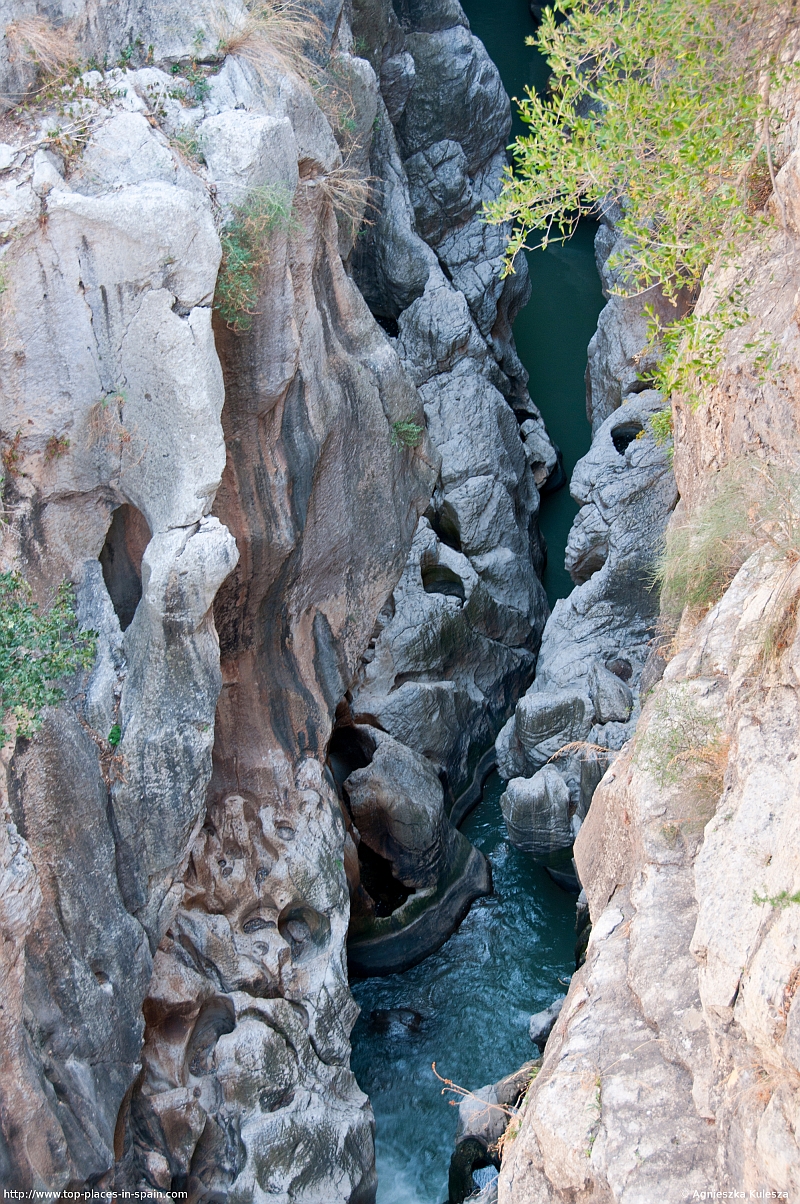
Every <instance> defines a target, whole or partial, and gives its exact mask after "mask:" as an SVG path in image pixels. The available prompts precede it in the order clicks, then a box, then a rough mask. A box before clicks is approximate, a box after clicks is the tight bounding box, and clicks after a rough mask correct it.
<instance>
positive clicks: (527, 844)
mask: <svg viewBox="0 0 800 1204" xmlns="http://www.w3.org/2000/svg"><path fill="white" fill-rule="evenodd" d="M569 802H570V798H569V787H568V786H567V784H566V782H565V781H564V779H563V778H562V776H561V774H560V773H559V772H558V770H557V769H556V768H555V767H554V766H552V765H545V767H544V768H543V769H540V770H538V772H536V773H535V774H533V776H532V777H530V778H512V779H511V781H510V782H509V783H508V786H507V788H506V790H505V793H504V794H502V795H501V796H500V809H501V810H502V812H503V818H504V820H505V821H506V829H507V831H508V838H509V840H510V841H511V843H512V844H513V845H515V846H516V848H518V849H522V851H523V852H525V853H532V854H533V855H534V856H536V857H546V856H547V854H548V853H552V852H554V851H556V850H558V849H563V848H567V847H568V846H569V845H570V844H571V843H572V830H571V828H570V822H569Z"/></svg>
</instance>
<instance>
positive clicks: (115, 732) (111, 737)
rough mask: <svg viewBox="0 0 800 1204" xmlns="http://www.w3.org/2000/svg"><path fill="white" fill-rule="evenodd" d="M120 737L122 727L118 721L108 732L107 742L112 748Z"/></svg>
mask: <svg viewBox="0 0 800 1204" xmlns="http://www.w3.org/2000/svg"><path fill="white" fill-rule="evenodd" d="M121 739H122V728H121V727H120V725H119V724H118V723H115V724H114V726H113V727H112V728H111V731H110V732H109V733H108V742H109V744H110V745H111V747H112V748H116V747H117V745H118V744H119V742H120V740H121Z"/></svg>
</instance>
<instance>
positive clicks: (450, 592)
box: [421, 564, 467, 602]
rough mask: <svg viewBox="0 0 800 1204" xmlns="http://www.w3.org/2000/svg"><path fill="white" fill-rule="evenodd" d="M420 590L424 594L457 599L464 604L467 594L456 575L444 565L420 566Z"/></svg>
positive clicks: (462, 583)
mask: <svg viewBox="0 0 800 1204" xmlns="http://www.w3.org/2000/svg"><path fill="white" fill-rule="evenodd" d="M421 572H422V588H423V589H424V590H425V593H426V594H444V595H445V596H446V597H449V598H458V599H460V601H461V602H465V601H466V598H467V592H466V590H465V589H464V582H463V581H462V580H461V578H460V577H459V575H458V573H456V572H454V571H453V569H449V568H448V567H447V565H446V564H426V565H423V566H422V569H421Z"/></svg>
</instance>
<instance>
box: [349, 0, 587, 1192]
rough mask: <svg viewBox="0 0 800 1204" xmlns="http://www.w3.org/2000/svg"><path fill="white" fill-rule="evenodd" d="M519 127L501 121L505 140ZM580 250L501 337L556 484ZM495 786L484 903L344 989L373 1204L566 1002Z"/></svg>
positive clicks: (560, 495) (423, 1185)
mask: <svg viewBox="0 0 800 1204" xmlns="http://www.w3.org/2000/svg"><path fill="white" fill-rule="evenodd" d="M462 5H463V7H464V9H465V11H466V13H467V16H468V17H469V20H470V24H471V26H472V29H473V32H474V33H475V34H477V36H478V37H479V38H481V39H482V41H483V42H484V44H485V45H486V48H487V50H488V52H489V54H490V55H491V56H492V58H493V59H494V61H495V62H496V63H497V66H498V68H499V70H500V74H501V76H502V77H503V82H504V84H505V86H506V90H507V91H508V92H509V94H510V95H511V96H512V97H513V96H521V95H522V91H523V88H524V86H525V85H530V86H531V87H533V88H536V89H539V90H541V89H542V88H543V87H544V85H545V83H546V79H547V67H546V65H545V63H544V62H543V60H542V59H541V58H540V57H539V56H538V55H537V54H536V52H535V51H533V50H531V49H530V48H529V47H526V46H525V37H526V36H527V35H528V34H530V33H533V32H534V28H535V27H534V25H533V22H532V20H531V18H530V13H529V9H528V0H462ZM523 129H524V127H523V126H522V125H521V123H520V122H519V121H518V119H517V118H516V117H515V124H514V131H513V132H514V133H515V134H516V133H519V132H521V131H522V130H523ZM593 239H594V226H593V225H592V224H591V223H585V224H582V225H581V227H580V228H579V230H578V232H577V234H576V235H575V237H574V238H573V239H572V240H571V241H570V242H569V243H567V244H565V245H563V246H551V247H549V248H548V250H547V251H533V252H531V253H530V254H529V256H528V266H529V269H530V273H531V282H532V286H533V295H532V298H531V301H530V303H529V304H528V305H527V306H526V308H525V309H524V310H523V311H522V313H521V314H520V315H519V317H518V318H517V321H516V323H515V326H514V334H515V337H516V342H517V349H518V351H519V354H520V357H521V358H522V361H523V363H524V364H525V366H526V368H527V369H528V371H529V372H530V377H531V379H530V392H531V396H532V398H533V400H534V401H535V403H536V404H537V405H538V407H539V409H540V410H541V412H542V415H543V416H544V419H545V422H546V424H547V428H548V430H549V432H550V435H551V437H552V438H553V439H554V441H555V442H556V443H557V444H558V446H559V447H560V449H561V451H562V454H563V457H564V468H565V470H566V472H567V474H568V476H569V475H570V474H571V473H572V469H573V468H574V466H575V462H576V461H577V460H578V459H579V458H580V457H581V456H582V455H583V454H584V453H585V452H586V451H587V450H588V448H589V444H590V429H589V424H588V422H587V421H586V410H585V386H584V371H585V368H586V345H587V343H588V342H589V339H590V338H591V336H592V334H593V333H594V329H595V326H596V324H597V315H598V313H599V312H600V309H601V307H602V304H603V298H602V294H601V292H600V282H599V279H598V275H597V270H596V268H595V263H594V249H593ZM576 511H577V507H576V505H575V503H574V502H573V501H572V499H571V498H570V496H569V491H568V490H567V489H566V488H565V489H561V490H558V491H557V492H556V493H552V494H550V495H547V496H545V497H544V498H543V500H542V510H541V517H540V523H541V528H542V531H543V533H544V536H545V539H546V540H547V544H548V548H549V555H548V564H547V570H546V573H545V587H546V589H547V593H548V596H549V598H550V601H551V604H552V603H553V602H554V601H555V599H556V598H559V597H564V596H565V595H566V594H567V593H569V591H570V589H571V588H572V581H571V580H570V578H569V576H568V574H567V572H566V571H565V569H564V548H565V545H566V541H567V535H568V532H569V528H570V526H571V524H572V520H573V518H574V516H575V513H576ZM502 789H503V784H502V783H501V781H500V779H499V778H498V777H497V775H496V774H493V775H492V777H491V778H490V779H489V782H488V783H487V786H486V789H485V791H484V796H483V801H482V802H481V803H480V805H479V806H478V807H477V808H476V809H475V811H473V812H472V814H471V815H469V816H468V817H467V819H466V820H465V821H464V823H463V824H462V826H461V829H462V831H463V832H464V834H465V835H466V836H467V837H468V838H469V839H470V840H471V841H472V842H473V844H475V845H477V847H478V848H479V849H481V850H482V851H483V852H484V853H485V854H486V856H487V857H488V858H489V860H490V861H491V863H492V874H493V879H494V894H493V895H491V896H490V897H489V898H487V899H481V900H479V901H478V902H477V903H475V904H474V905H473V907H472V909H471V911H470V913H469V915H468V916H467V918H466V919H465V920H464V922H463V923H462V925H461V927H460V928H459V930H458V932H456V933H455V935H454V936H452V937H451V938H450V940H449V941H448V942H447V943H446V944H445V945H444V946H443V947H442V948H441V949H440V950H439V951H438V953H435V954H433V956H431V957H429V958H427V959H426V960H425V961H424V962H422V963H421V964H420V965H418V966H415V967H414V968H413V969H411V970H408V971H406V973H405V974H396V975H392V976H391V977H388V978H373V979H366V980H364V981H361V982H355V983H354V984H353V994H354V995H355V998H356V1000H357V1002H358V1003H359V1005H360V1006H361V1009H362V1012H361V1016H360V1018H359V1020H358V1023H357V1024H356V1027H355V1029H354V1031H353V1061H352V1065H353V1069H354V1071H355V1073H356V1077H357V1078H358V1082H359V1084H360V1085H361V1087H362V1088H363V1090H364V1091H366V1092H367V1093H368V1094H369V1096H370V1099H371V1100H372V1105H373V1108H374V1110H375V1118H376V1124H377V1132H376V1155H377V1165H378V1178H379V1186H378V1204H441V1202H442V1201H445V1200H446V1199H447V1170H448V1165H449V1161H450V1154H451V1152H452V1149H453V1136H454V1134H455V1129H456V1121H457V1113H456V1109H455V1108H451V1107H448V1105H447V1097H446V1096H443V1095H442V1085H441V1083H440V1082H439V1081H438V1080H437V1079H436V1077H435V1076H434V1074H433V1071H432V1070H431V1063H432V1062H434V1061H435V1062H436V1064H437V1069H438V1071H439V1073H440V1074H442V1075H443V1076H444V1077H445V1078H449V1079H452V1080H454V1081H455V1082H456V1083H459V1084H460V1085H462V1086H463V1087H466V1088H469V1089H475V1088H477V1087H481V1086H483V1085H484V1084H486V1083H491V1082H495V1081H496V1080H497V1079H499V1078H501V1077H502V1076H503V1075H505V1074H509V1073H510V1072H512V1071H514V1070H516V1069H518V1067H519V1066H520V1065H521V1064H522V1063H523V1062H525V1061H527V1060H529V1059H530V1058H532V1057H534V1056H535V1055H536V1053H537V1050H536V1048H535V1047H534V1046H533V1045H532V1043H531V1041H530V1038H529V1037H528V1019H529V1017H530V1015H531V1013H532V1012H535V1011H538V1010H539V1009H541V1008H543V1007H546V1006H547V1005H548V1004H549V1003H550V1002H551V1001H552V1000H553V998H554V997H555V996H556V995H559V994H562V993H563V992H564V990H565V987H564V982H565V981H566V980H568V978H569V975H570V973H571V972H572V970H573V968H574V943H575V931H574V921H575V901H574V898H572V897H571V896H569V895H567V894H565V893H564V892H563V891H561V890H560V888H559V887H557V886H556V885H555V883H554V882H553V881H552V879H551V878H550V877H549V876H548V874H547V872H546V871H545V870H544V869H543V868H542V867H541V866H538V865H536V864H534V862H533V861H532V860H531V859H530V858H529V857H527V856H526V855H525V854H524V853H520V852H518V851H517V850H516V849H514V848H512V847H511V845H510V844H509V843H508V840H507V838H506V832H505V826H504V823H503V818H502V815H501V813H500V807H499V803H498V800H499V798H500V794H501V792H502ZM400 1009H404V1010H401V1011H399V1014H398V1010H400ZM392 1010H394V1012H395V1014H394V1015H393V1014H392ZM376 1013H377V1015H376ZM387 1013H388V1015H387ZM413 1013H416V1014H417V1015H418V1016H419V1017H421V1019H420V1020H419V1021H417V1019H416V1018H415V1017H414V1016H413V1015H412V1014H413ZM403 1021H405V1023H404V1022H403ZM409 1022H410V1027H409Z"/></svg>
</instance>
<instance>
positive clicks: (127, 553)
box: [99, 502, 151, 631]
mask: <svg viewBox="0 0 800 1204" xmlns="http://www.w3.org/2000/svg"><path fill="white" fill-rule="evenodd" d="M150 539H151V534H150V528H149V527H148V525H147V519H146V518H145V516H144V515H143V514H142V512H141V510H137V509H136V507H135V506H131V505H129V504H128V503H127V502H126V503H125V504H124V505H122V506H117V508H116V510H115V511H114V513H113V514H112V516H111V526H110V527H109V528H108V534H107V535H106V542H105V543H104V544H103V549H102V551H101V553H100V557H99V560H100V564H101V567H102V569H103V580H104V581H105V583H106V589H107V590H108V593H109V597H110V598H111V602H112V605H113V607H114V610H115V611H116V615H117V618H118V619H119V625H120V627H121V628H122V630H123V631H125V630H126V628H128V627H130V625H131V622H132V620H133V616H134V614H135V613H136V607H137V606H138V605H139V602H140V600H141V597H142V556H143V555H144V551H145V548H146V547H147V545H148V544H149V542H150Z"/></svg>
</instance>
